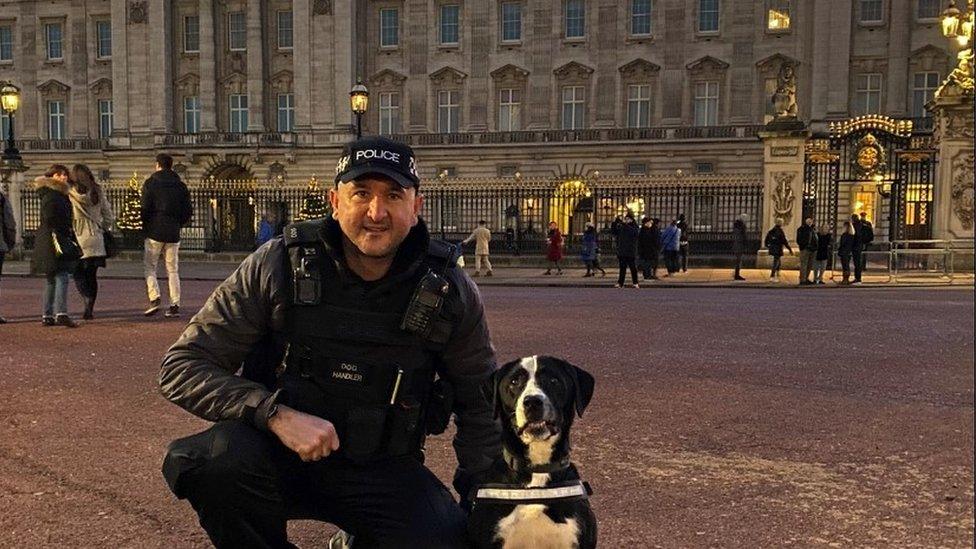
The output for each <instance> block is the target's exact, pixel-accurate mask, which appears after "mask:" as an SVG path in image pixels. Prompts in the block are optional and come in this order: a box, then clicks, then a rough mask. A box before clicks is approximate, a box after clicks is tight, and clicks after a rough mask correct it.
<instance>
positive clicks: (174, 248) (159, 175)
mask: <svg viewBox="0 0 976 549" xmlns="http://www.w3.org/2000/svg"><path fill="white" fill-rule="evenodd" d="M192 216H193V207H192V205H191V204H190V192H189V191H188V190H187V188H186V185H184V184H183V181H182V180H181V179H180V176H179V175H177V174H176V172H174V171H173V157H172V156H170V155H168V154H158V155H156V172H155V173H153V174H152V175H151V176H149V179H146V182H145V183H143V185H142V229H143V231H144V232H145V235H146V240H145V256H144V258H145V274H146V290H147V292H148V294H149V307H148V308H147V309H146V311H145V312H144V313H143V314H145V315H146V316H152V315H154V314H156V313H157V312H158V311H159V304H160V301H161V300H160V293H159V280H158V279H157V278H156V267H157V266H158V264H159V258H160V256H162V257H163V258H164V262H165V265H166V276H167V278H168V282H169V309H167V310H166V316H167V317H176V316H179V315H180V271H179V252H180V229H182V228H183V226H184V225H186V224H187V223H189V222H190V218H191V217H192Z"/></svg>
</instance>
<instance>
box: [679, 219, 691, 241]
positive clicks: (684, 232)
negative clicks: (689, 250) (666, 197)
mask: <svg viewBox="0 0 976 549" xmlns="http://www.w3.org/2000/svg"><path fill="white" fill-rule="evenodd" d="M677 225H678V228H679V229H681V234H680V235H678V242H680V243H682V244H684V243H686V242H688V235H689V234H691V233H690V231H688V222H687V221H685V220H684V219H679V220H678V223H677Z"/></svg>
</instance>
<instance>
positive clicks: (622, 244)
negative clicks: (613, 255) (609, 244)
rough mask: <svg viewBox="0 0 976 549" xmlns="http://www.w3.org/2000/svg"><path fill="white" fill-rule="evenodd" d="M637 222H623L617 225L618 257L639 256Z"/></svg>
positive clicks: (631, 257)
mask: <svg viewBox="0 0 976 549" xmlns="http://www.w3.org/2000/svg"><path fill="white" fill-rule="evenodd" d="M638 230H639V229H638V228H637V223H633V222H630V223H621V224H620V225H618V226H617V232H615V233H614V235H615V236H616V237H617V257H622V258H625V259H626V258H630V259H633V258H636V257H637V233H638Z"/></svg>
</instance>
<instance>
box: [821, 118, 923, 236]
mask: <svg viewBox="0 0 976 549" xmlns="http://www.w3.org/2000/svg"><path fill="white" fill-rule="evenodd" d="M935 163H936V158H935V149H934V148H933V146H932V139H931V136H930V135H924V134H923V135H912V123H911V121H908V120H894V119H891V118H888V117H885V116H876V115H871V116H860V117H857V118H853V119H851V120H848V121H846V122H840V123H832V124H830V135H829V137H828V136H822V137H816V138H814V139H811V140H810V141H809V142H808V143H807V147H806V165H805V168H804V183H803V217H804V218H807V217H812V218H813V219H814V221H815V223H816V224H817V225H818V226H823V225H827V226H829V227H832V229H833V233H834V235H835V236H836V235H837V233H838V232H839V231H840V230H841V229H842V227H843V222H844V221H845V220H846V219H848V217H849V216H850V215H851V214H856V213H859V212H860V211H864V210H867V211H868V217H869V218H871V219H873V220H874V222H875V233H876V234H877V235H878V236H879V237H881V238H883V237H884V236H885V235H886V236H887V238H888V239H889V240H925V239H929V238H931V236H932V221H933V220H932V214H933V208H932V200H933V187H934V182H935ZM882 223H883V224H884V225H886V227H884V229H886V230H882V231H879V230H878V229H879V228H882V227H880V225H881V224H882Z"/></svg>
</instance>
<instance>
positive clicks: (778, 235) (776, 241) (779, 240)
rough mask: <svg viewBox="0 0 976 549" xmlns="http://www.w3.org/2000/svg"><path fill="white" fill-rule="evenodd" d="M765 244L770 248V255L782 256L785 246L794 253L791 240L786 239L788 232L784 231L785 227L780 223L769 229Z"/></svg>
mask: <svg viewBox="0 0 976 549" xmlns="http://www.w3.org/2000/svg"><path fill="white" fill-rule="evenodd" d="M763 245H764V246H766V249H768V250H769V255H771V256H774V257H781V256H782V255H783V248H784V247H785V248H787V249H788V250H790V253H793V248H791V247H790V242H789V241H788V240H786V233H784V232H783V227H780V226H779V225H776V226H774V227H773V228H772V229H769V232H768V233H766V238H765V239H764V240H763Z"/></svg>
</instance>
